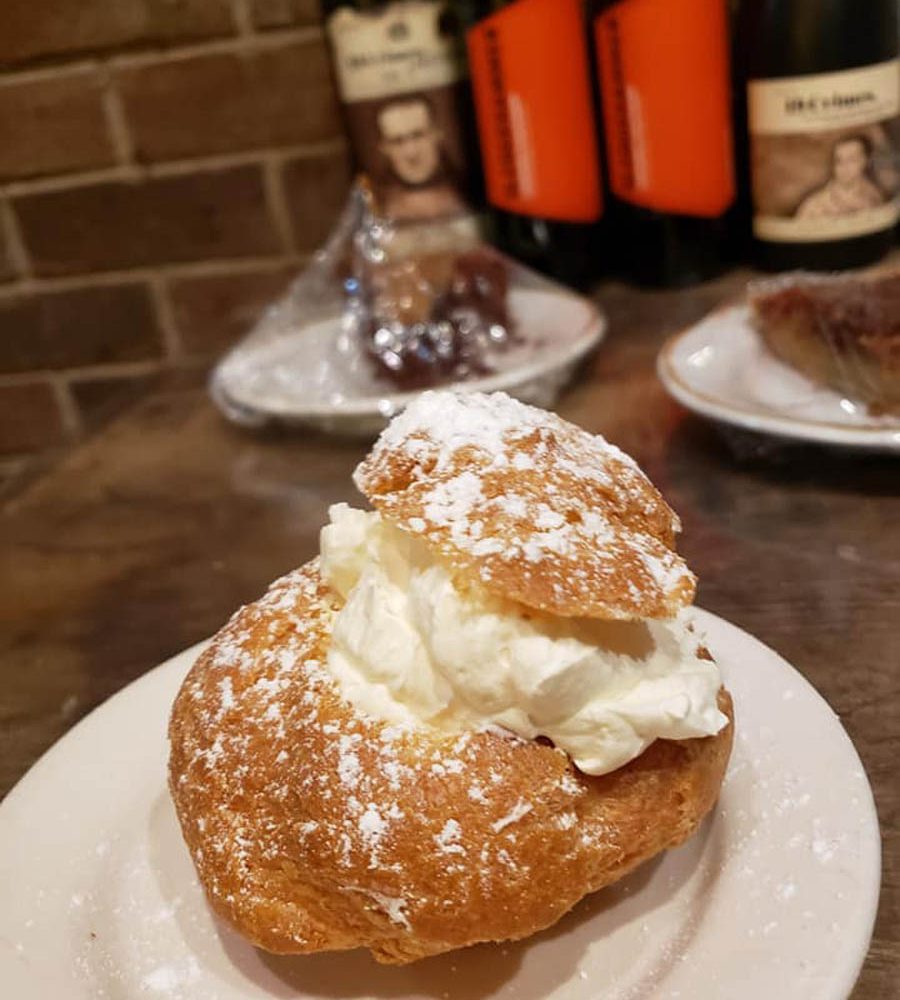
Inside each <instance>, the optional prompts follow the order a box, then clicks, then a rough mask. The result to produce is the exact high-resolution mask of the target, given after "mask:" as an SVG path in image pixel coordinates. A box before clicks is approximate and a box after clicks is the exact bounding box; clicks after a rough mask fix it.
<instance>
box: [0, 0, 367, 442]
mask: <svg viewBox="0 0 900 1000" xmlns="http://www.w3.org/2000/svg"><path fill="white" fill-rule="evenodd" d="M2 8H3V9H2V13H0V63H2V74H0V136H2V140H0V281H2V284H0V455H2V456H4V458H5V459H6V460H8V461H9V460H13V459H15V457H16V456H22V455H23V454H27V453H34V452H39V451H41V450H43V449H48V448H56V447H59V446H60V445H63V444H64V443H65V442H66V441H69V440H72V439H73V438H77V437H78V436H79V435H80V434H82V433H84V432H85V431H86V430H88V429H90V428H92V427H95V426H96V425H97V424H98V422H102V421H104V420H105V419H107V418H108V417H109V416H110V415H111V414H112V413H113V412H115V410H116V408H117V407H119V406H121V405H122V404H123V403H124V402H127V401H128V400H129V399H131V398H133V397H134V396H135V395H136V394H137V393H138V392H140V390H141V389H142V387H144V386H146V385H147V384H149V383H150V382H151V381H152V380H153V379H154V378H155V377H157V376H158V374H159V373H160V372H161V371H163V370H167V369H181V368H191V367H194V368H196V367H197V366H203V365H205V364H206V363H208V362H209V360H210V359H212V358H214V357H215V356H217V355H218V354H220V353H221V352H222V351H223V350H224V348H226V347H227V346H228V345H229V344H230V343H231V342H232V341H233V340H234V339H236V338H238V337H239V336H240V334H242V333H244V332H246V329H247V328H248V327H249V325H250V324H251V323H252V321H253V320H254V318H255V317H256V315H257V314H258V313H259V311H260V310H261V308H262V307H263V305H264V303H266V302H267V301H268V300H270V299H272V298H273V297H275V296H276V295H277V294H278V293H279V292H281V291H282V289H283V288H284V286H285V285H286V283H287V281H288V278H289V276H290V275H291V274H292V273H294V272H296V271H297V270H298V267H299V265H300V264H301V263H302V262H303V261H304V260H306V259H307V257H308V255H309V253H310V252H311V251H312V250H314V249H315V248H316V246H317V245H318V244H319V243H320V242H321V241H322V239H323V237H324V236H325V235H326V234H327V232H328V230H329V227H330V226H331V224H332V222H333V220H334V216H335V214H336V212H337V210H338V208H339V206H340V205H341V204H342V203H343V201H344V198H345V197H346V191H347V185H348V182H349V176H350V174H349V170H350V167H349V161H348V156H347V152H346V143H345V141H344V138H343V126H342V122H341V117H340V114H339V107H338V103H337V99H336V95H335V88H334V84H333V82H332V71H331V65H330V60H329V55H328V50H327V47H326V42H325V39H324V37H323V32H322V29H321V26H320V20H321V16H320V10H319V5H318V3H317V2H316V0H238V2H232V0H79V2H77V3H73V2H71V0H41V2H40V3H33V2H31V0H4V3H3V5H2Z"/></svg>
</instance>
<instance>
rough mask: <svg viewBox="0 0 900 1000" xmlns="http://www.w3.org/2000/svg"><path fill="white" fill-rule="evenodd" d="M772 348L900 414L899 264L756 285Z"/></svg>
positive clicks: (821, 379)
mask: <svg viewBox="0 0 900 1000" xmlns="http://www.w3.org/2000/svg"><path fill="white" fill-rule="evenodd" d="M749 297H750V305H751V309H752V314H753V319H754V324H755V327H756V329H757V330H758V331H759V333H760V335H761V336H762V338H763V340H764V341H765V343H766V345H767V346H768V347H769V349H770V350H771V351H772V352H773V353H774V354H775V355H776V356H777V357H778V358H780V359H781V360H782V361H784V362H785V363H786V364H788V365H790V366H791V367H793V368H795V369H796V370H798V371H800V372H802V373H803V374H804V375H806V376H807V377H808V378H809V379H811V380H812V381H813V382H816V383H818V384H820V385H826V386H828V387H830V388H831V389H834V390H836V391H837V392H840V393H842V394H844V395H845V396H847V397H849V398H850V399H853V400H859V401H861V402H863V403H865V404H867V406H868V408H869V411H870V412H871V413H873V414H879V413H898V414H900V271H898V270H897V269H893V270H890V271H881V272H876V273H873V274H870V275H864V276H855V275H820V274H803V273H797V274H789V275H785V276H782V277H779V278H773V279H770V280H767V281H760V282H754V283H753V284H752V285H751V287H750V296H749Z"/></svg>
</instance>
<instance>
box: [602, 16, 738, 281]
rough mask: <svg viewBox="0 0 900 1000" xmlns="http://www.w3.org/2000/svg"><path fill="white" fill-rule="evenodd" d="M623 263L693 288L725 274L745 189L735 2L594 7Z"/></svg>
mask: <svg viewBox="0 0 900 1000" xmlns="http://www.w3.org/2000/svg"><path fill="white" fill-rule="evenodd" d="M591 35H592V39H593V43H594V47H595V49H594V51H595V58H596V67H597V75H598V83H599V88H600V106H601V110H602V117H603V125H604V137H605V153H606V157H605V158H606V163H607V173H608V185H609V192H610V194H609V217H610V221H611V224H612V233H613V237H612V238H613V240H614V241H615V246H616V258H617V262H618V265H619V267H620V269H621V270H622V271H623V272H624V274H625V276H626V277H628V278H631V279H633V280H636V281H638V282H640V283H645V284H653V285H686V284H690V283H692V282H695V281H699V280H702V279H704V278H707V277H711V276H712V275H714V274H716V273H717V272H719V271H720V270H721V269H722V267H723V265H724V263H725V262H726V261H727V258H728V253H727V244H728V238H729V227H730V225H731V219H730V218H729V212H730V210H731V209H732V207H733V206H734V203H735V197H736V184H735V176H734V153H733V141H732V128H731V107H730V92H731V91H730V71H729V58H728V44H729V40H728V15H727V11H726V7H725V0H594V2H592V4H591Z"/></svg>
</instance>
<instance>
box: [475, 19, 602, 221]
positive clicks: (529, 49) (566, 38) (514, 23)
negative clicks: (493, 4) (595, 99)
mask: <svg viewBox="0 0 900 1000" xmlns="http://www.w3.org/2000/svg"><path fill="white" fill-rule="evenodd" d="M467 40H468V47H469V65H470V72H471V77H472V90H473V93H474V96H475V112H476V116H477V119H478V132H479V136H480V139H481V155H482V160H483V163H484V174H485V181H486V184H487V195H488V200H489V201H490V202H491V204H492V205H495V206H496V207H497V208H501V209H504V210H506V211H509V212H516V213H520V214H523V215H532V216H541V217H543V218H548V219H558V220H560V221H569V222H594V221H596V220H597V219H598V218H599V217H600V213H601V211H602V200H601V193H600V162H599V155H598V151H597V140H596V136H595V128H594V115H593V105H592V102H591V83H590V68H589V63H588V49H587V43H586V40H585V36H584V22H583V19H582V6H581V2H580V0H516V2H515V3H512V4H510V5H509V6H508V7H504V8H502V9H501V10H499V11H497V12H496V13H494V14H492V15H491V16H490V17H487V18H485V19H484V20H483V21H480V22H479V23H478V24H477V25H475V27H474V28H471V29H470V30H469V32H468V37H467Z"/></svg>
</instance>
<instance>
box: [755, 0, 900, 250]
mask: <svg viewBox="0 0 900 1000" xmlns="http://www.w3.org/2000/svg"><path fill="white" fill-rule="evenodd" d="M897 55H898V40H897V6H896V0H866V2H865V3H857V2H853V0H744V2H743V3H742V5H741V9H740V13H739V22H738V31H737V48H736V60H737V61H738V69H739V79H740V83H741V86H742V90H743V94H744V98H745V111H744V114H745V118H746V137H745V138H746V169H745V178H746V186H747V192H746V201H747V205H748V214H749V215H750V220H749V223H750V225H749V228H750V231H751V233H752V242H753V245H754V249H755V257H756V260H757V263H759V264H760V265H761V266H763V267H765V268H768V269H773V270H783V269H789V268H809V269H813V270H833V269H841V268H849V267H859V266H862V265H865V264H869V263H871V262H873V261H875V260H877V259H878V258H879V257H881V256H882V255H883V254H884V253H885V252H886V251H887V250H888V248H889V247H890V245H891V241H892V234H893V229H894V226H895V224H896V222H897V217H898V207H897V192H898V186H900V184H898V181H900V177H898V162H897V149H898V134H900V120H898V112H900V62H898V58H897Z"/></svg>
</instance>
